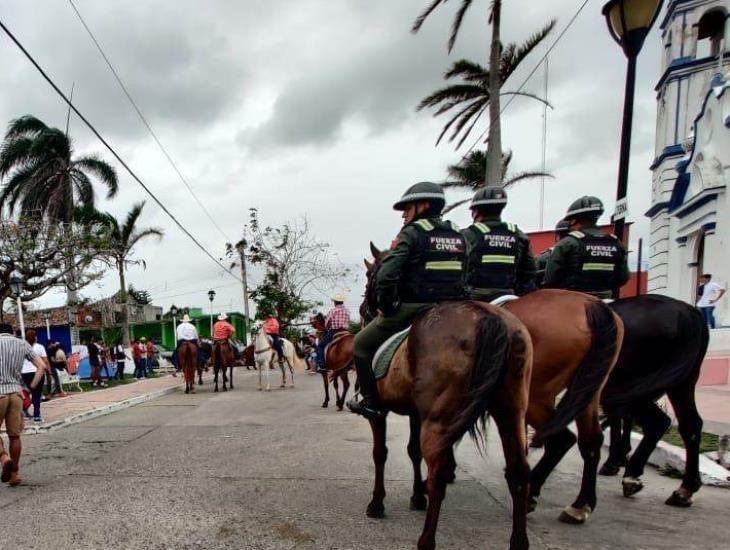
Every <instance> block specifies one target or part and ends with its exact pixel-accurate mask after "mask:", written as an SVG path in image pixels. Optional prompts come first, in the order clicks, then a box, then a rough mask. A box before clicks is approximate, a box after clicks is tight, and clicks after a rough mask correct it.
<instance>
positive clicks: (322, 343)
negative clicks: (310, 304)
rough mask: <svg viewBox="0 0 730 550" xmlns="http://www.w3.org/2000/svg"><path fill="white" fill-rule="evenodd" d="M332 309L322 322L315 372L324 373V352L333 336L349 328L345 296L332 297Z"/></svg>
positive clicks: (348, 313)
mask: <svg viewBox="0 0 730 550" xmlns="http://www.w3.org/2000/svg"><path fill="white" fill-rule="evenodd" d="M332 302H334V304H335V305H334V307H333V308H332V309H330V310H329V312H328V313H327V317H325V320H324V335H323V336H322V338H320V339H319V344H318V345H317V372H325V371H326V369H325V364H324V360H325V357H324V350H325V348H326V347H327V345H328V344H329V343H330V342H332V340H333V339H334V337H335V334H337V333H338V332H342V331H344V330H348V329H349V328H350V312H349V311H347V308H346V307H345V296H344V295H342V294H337V295H336V296H333V297H332Z"/></svg>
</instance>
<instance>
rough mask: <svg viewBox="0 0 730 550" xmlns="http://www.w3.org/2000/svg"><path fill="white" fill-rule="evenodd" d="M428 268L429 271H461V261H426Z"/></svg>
mask: <svg viewBox="0 0 730 550" xmlns="http://www.w3.org/2000/svg"><path fill="white" fill-rule="evenodd" d="M426 269H427V270H429V271H461V262H458V261H443V262H426Z"/></svg>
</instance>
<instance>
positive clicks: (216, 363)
mask: <svg viewBox="0 0 730 550" xmlns="http://www.w3.org/2000/svg"><path fill="white" fill-rule="evenodd" d="M234 363H235V356H234V354H233V348H232V347H231V344H230V343H229V342H228V340H218V341H216V342H215V343H214V344H213V380H214V382H215V390H213V391H218V372H219V371H222V374H223V391H228V388H227V387H226V383H227V382H228V376H226V369H227V368H228V369H230V373H231V377H230V385H231V389H233V365H234Z"/></svg>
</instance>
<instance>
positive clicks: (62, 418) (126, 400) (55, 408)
mask: <svg viewBox="0 0 730 550" xmlns="http://www.w3.org/2000/svg"><path fill="white" fill-rule="evenodd" d="M184 386H185V382H184V379H183V377H182V375H181V374H180V375H179V376H177V377H174V376H172V375H171V374H168V375H164V376H159V377H157V378H149V379H144V380H139V381H136V382H132V383H130V384H124V385H121V386H115V387H113V388H109V389H101V390H93V391H89V390H87V391H84V392H82V393H69V394H68V396H67V397H62V398H56V399H52V400H51V401H48V402H46V403H43V404H42V405H41V414H42V416H43V423H42V424H34V423H33V422H32V421H28V420H26V428H25V433H26V434H33V433H39V432H44V431H49V430H53V429H56V428H59V427H61V426H68V425H71V424H75V423H77V422H81V421H84V420H89V419H91V418H95V417H97V416H101V415H104V414H108V413H111V412H114V411H118V410H121V409H124V408H126V407H131V406H132V405H137V404H138V403H143V402H145V401H149V400H150V399H155V398H157V397H160V396H163V395H166V394H168V393H172V392H174V391H182V390H183V389H184Z"/></svg>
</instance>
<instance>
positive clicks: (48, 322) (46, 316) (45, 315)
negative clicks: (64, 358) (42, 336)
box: [43, 311, 51, 344]
mask: <svg viewBox="0 0 730 550" xmlns="http://www.w3.org/2000/svg"><path fill="white" fill-rule="evenodd" d="M43 318H44V319H45V320H46V340H47V343H48V344H50V343H51V312H50V311H44V312H43Z"/></svg>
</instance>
